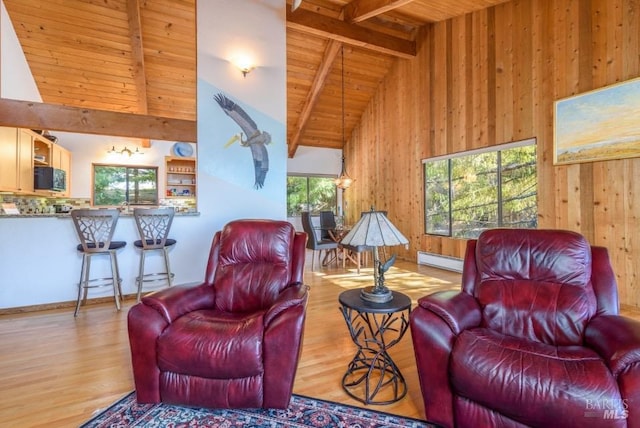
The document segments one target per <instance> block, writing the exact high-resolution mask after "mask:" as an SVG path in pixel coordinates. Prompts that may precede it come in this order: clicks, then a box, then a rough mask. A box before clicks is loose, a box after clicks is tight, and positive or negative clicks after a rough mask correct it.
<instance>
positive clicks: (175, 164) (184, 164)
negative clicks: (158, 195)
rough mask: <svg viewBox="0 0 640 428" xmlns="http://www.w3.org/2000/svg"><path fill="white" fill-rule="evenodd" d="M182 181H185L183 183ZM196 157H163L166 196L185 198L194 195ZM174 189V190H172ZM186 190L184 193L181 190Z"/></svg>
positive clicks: (195, 186) (193, 196)
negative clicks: (186, 192)
mask: <svg viewBox="0 0 640 428" xmlns="http://www.w3.org/2000/svg"><path fill="white" fill-rule="evenodd" d="M183 181H187V182H186V183H183ZM196 188H197V184H196V159H195V158H183V157H179V156H166V157H165V194H166V198H173V199H187V198H195V197H196V193H197V192H196ZM174 189H175V192H173V190H174ZM185 190H186V191H188V192H189V194H187V195H185V194H183V193H182V192H183V191H185Z"/></svg>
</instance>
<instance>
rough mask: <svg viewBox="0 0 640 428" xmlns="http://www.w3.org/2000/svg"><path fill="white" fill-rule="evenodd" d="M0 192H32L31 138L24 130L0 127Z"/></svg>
mask: <svg viewBox="0 0 640 428" xmlns="http://www.w3.org/2000/svg"><path fill="white" fill-rule="evenodd" d="M0 190H2V191H7V192H20V193H32V192H33V138H32V136H31V135H30V134H29V133H28V132H26V131H25V130H22V129H17V128H9V127H0Z"/></svg>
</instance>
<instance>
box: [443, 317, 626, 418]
mask: <svg viewBox="0 0 640 428" xmlns="http://www.w3.org/2000/svg"><path fill="white" fill-rule="evenodd" d="M451 383H452V386H453V389H454V390H455V391H456V393H457V394H458V395H460V396H462V397H465V398H467V399H469V400H472V401H474V402H476V403H480V404H481V405H484V406H486V407H489V408H491V409H494V410H496V411H498V412H500V413H502V414H504V415H506V416H507V417H510V418H512V419H514V420H516V421H518V422H521V423H524V424H526V425H534V426H556V424H557V422H558V421H560V420H562V421H571V420H573V421H575V423H576V426H584V424H585V423H591V422H602V420H599V421H596V420H590V419H588V416H585V414H586V413H588V412H589V403H592V404H593V403H599V404H601V403H604V402H603V401H602V400H611V401H607V404H610V403H611V404H613V406H614V408H615V409H618V410H619V412H620V411H623V410H624V408H623V407H622V406H623V405H622V400H621V399H620V394H619V392H618V386H617V384H616V381H615V379H614V378H613V377H612V376H611V373H610V372H609V371H608V370H607V368H606V367H605V365H604V363H603V361H602V360H601V359H600V358H599V357H598V355H597V354H596V353H595V352H594V351H592V350H590V349H588V348H583V347H580V346H564V347H555V346H552V345H547V344H544V343H538V342H532V341H529V340H522V339H518V338H515V337H512V336H506V335H502V334H500V333H496V332H494V331H491V330H488V329H483V328H479V329H473V330H466V331H464V332H462V333H461V334H460V336H458V339H457V340H456V343H455V345H454V348H453V353H452V360H451ZM588 400H591V402H588ZM618 407H619V408H618ZM585 418H586V419H585ZM609 422H610V421H609ZM563 426H565V427H566V426H568V425H565V424H564V423H563Z"/></svg>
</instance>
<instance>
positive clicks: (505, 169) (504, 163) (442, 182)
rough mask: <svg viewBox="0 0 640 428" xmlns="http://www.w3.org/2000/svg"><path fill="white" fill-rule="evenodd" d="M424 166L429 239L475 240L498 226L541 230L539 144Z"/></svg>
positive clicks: (429, 162)
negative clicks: (538, 168)
mask: <svg viewBox="0 0 640 428" xmlns="http://www.w3.org/2000/svg"><path fill="white" fill-rule="evenodd" d="M423 163H424V183H425V184H424V186H425V229H426V233H427V234H433V235H442V236H451V237H455V238H475V237H477V236H478V235H479V234H480V232H482V231H483V230H485V229H490V228H494V227H507V228H516V227H522V228H531V229H535V228H536V227H537V225H538V202H537V184H538V178H537V169H536V144H535V140H533V139H532V140H526V141H521V142H518V143H510V144H505V145H502V146H499V147H492V148H491V149H489V150H486V149H483V150H476V151H472V152H466V153H461V154H456V155H451V156H440V157H437V158H432V159H427V160H424V161H423Z"/></svg>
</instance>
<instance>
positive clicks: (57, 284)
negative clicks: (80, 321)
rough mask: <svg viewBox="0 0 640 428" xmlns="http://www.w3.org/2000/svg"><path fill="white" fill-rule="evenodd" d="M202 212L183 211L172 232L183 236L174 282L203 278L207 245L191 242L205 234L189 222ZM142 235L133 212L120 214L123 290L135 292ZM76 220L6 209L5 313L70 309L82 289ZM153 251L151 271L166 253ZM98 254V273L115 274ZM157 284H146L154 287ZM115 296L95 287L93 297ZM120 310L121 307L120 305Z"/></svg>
mask: <svg viewBox="0 0 640 428" xmlns="http://www.w3.org/2000/svg"><path fill="white" fill-rule="evenodd" d="M197 216H199V214H198V213H197V212H177V213H176V214H175V217H174V219H173V224H172V226H171V232H170V234H169V236H170V237H171V238H173V239H175V240H176V241H177V244H176V245H173V246H172V248H171V250H170V251H169V257H170V259H171V270H172V272H173V273H174V274H175V279H174V281H173V282H174V284H184V283H192V282H196V281H200V280H201V279H202V278H201V276H202V272H203V269H204V268H203V265H204V263H205V260H206V256H207V254H206V251H205V252H203V251H202V249H201V248H193V245H191V246H190V245H189V242H198V241H201V239H199V238H197V237H195V236H192V235H194V234H197V233H198V229H197V228H193V227H189V222H190V221H193V220H194V217H197ZM137 239H139V237H138V231H137V228H136V225H135V220H134V218H133V215H132V214H130V213H127V212H124V213H122V214H121V215H120V218H119V219H118V223H117V225H116V228H115V232H114V236H113V240H118V241H126V242H127V245H126V246H125V247H124V248H122V249H120V250H118V254H117V257H118V264H119V268H120V276H121V278H122V292H123V294H124V295H125V296H128V297H129V296H130V295H133V296H134V298H135V293H136V290H137V289H136V283H135V278H136V276H137V274H138V263H139V260H140V250H139V249H138V248H136V247H134V245H133V242H134V241H135V240H137ZM78 243H79V240H78V236H77V234H76V231H75V229H74V225H73V220H72V219H71V216H70V215H69V214H68V213H64V214H26V215H25V214H21V215H6V214H5V215H0V313H8V312H20V311H27V310H33V309H40V308H49V307H56V306H69V308H70V309H69V310H70V315H71V314H72V313H73V306H74V305H75V301H76V298H77V295H78V281H79V276H80V267H81V263H82V255H81V253H80V252H79V251H77V249H76V247H77V245H78ZM154 253H157V254H149V255H148V256H147V259H146V265H147V266H149V269H150V270H151V271H159V270H161V269H162V254H161V252H154ZM101 259H102V258H98V259H95V261H94V262H92V265H91V276H92V277H97V278H101V277H107V276H110V271H109V269H110V267H109V258H108V257H105V258H104V260H101ZM152 287H153V285H151V286H150V287H149V288H146V287H145V290H148V289H152ZM102 297H104V298H109V297H110V298H113V290H112V289H111V288H110V287H102V288H95V289H91V290H89V296H88V298H89V299H92V298H102ZM114 310H115V307H114Z"/></svg>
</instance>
